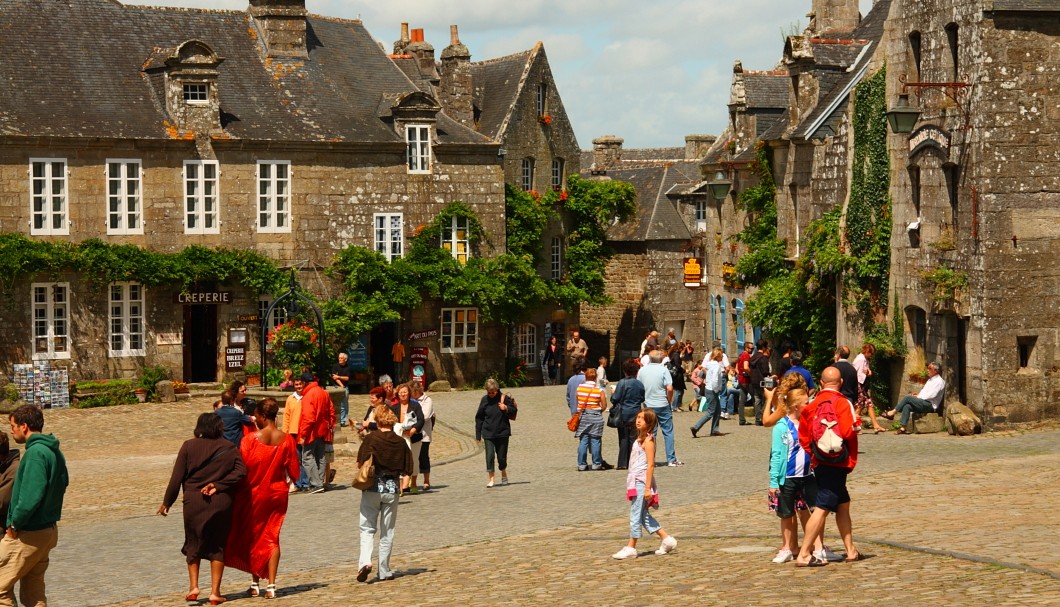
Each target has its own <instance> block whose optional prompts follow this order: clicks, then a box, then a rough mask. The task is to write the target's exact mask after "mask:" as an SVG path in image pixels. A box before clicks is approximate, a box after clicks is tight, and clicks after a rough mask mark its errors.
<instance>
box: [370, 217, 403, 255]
mask: <svg viewBox="0 0 1060 607" xmlns="http://www.w3.org/2000/svg"><path fill="white" fill-rule="evenodd" d="M395 218H396V219H397V226H396V227H395V226H394V223H393V220H394V219H395ZM372 246H373V248H374V249H375V250H376V251H377V252H378V253H380V254H381V255H382V256H383V257H385V258H386V260H387V261H388V262H390V261H394V260H395V259H399V258H401V257H404V255H405V214H404V213H400V212H399V213H373V214H372Z"/></svg>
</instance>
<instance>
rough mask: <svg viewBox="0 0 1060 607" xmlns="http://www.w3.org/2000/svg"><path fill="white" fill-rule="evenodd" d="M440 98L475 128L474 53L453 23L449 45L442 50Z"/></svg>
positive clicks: (444, 107) (446, 107)
mask: <svg viewBox="0 0 1060 607" xmlns="http://www.w3.org/2000/svg"><path fill="white" fill-rule="evenodd" d="M438 101H439V102H440V103H441V105H442V110H444V111H445V113H446V114H448V115H449V117H450V118H452V119H453V120H456V121H457V122H459V123H460V124H463V125H464V126H468V127H472V128H474V126H475V124H474V123H475V114H474V109H473V102H472V82H471V53H470V52H468V50H467V47H466V46H464V45H463V44H462V43H461V42H460V33H459V31H458V30H457V27H456V26H455V25H450V26H449V46H447V47H445V50H443V51H442V69H441V83H440V85H439V91H438Z"/></svg>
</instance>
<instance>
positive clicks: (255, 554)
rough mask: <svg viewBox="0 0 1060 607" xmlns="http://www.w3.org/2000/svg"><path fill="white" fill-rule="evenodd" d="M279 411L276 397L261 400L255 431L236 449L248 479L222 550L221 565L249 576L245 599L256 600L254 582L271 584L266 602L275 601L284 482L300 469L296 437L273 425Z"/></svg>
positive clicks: (266, 595) (237, 495)
mask: <svg viewBox="0 0 1060 607" xmlns="http://www.w3.org/2000/svg"><path fill="white" fill-rule="evenodd" d="M279 409H280V407H279V405H277V404H276V400H275V399H272V398H266V399H265V400H263V401H262V402H261V404H260V405H258V407H257V409H256V410H255V411H254V423H255V424H256V425H257V427H258V431H257V432H254V433H252V434H248V435H246V436H244V437H243V442H242V443H240V445H239V453H240V455H241V456H242V458H243V464H244V465H245V466H246V468H247V477H246V480H245V482H244V483H243V484H242V485H241V486H240V489H239V492H238V493H237V494H236V497H235V504H234V505H233V507H232V531H231V533H229V535H228V545H227V546H225V564H226V565H227V566H229V567H234V568H235V569H239V570H240V571H246V572H247V573H249V574H250V575H251V576H252V579H253V581H251V583H250V588H249V589H248V590H247V594H248V595H250V596H258V594H259V592H260V588H259V587H258V580H260V579H261V578H266V579H268V580H269V583H268V585H267V586H265V598H267V599H273V598H276V570H277V568H278V567H279V564H280V527H282V526H283V519H284V517H286V515H287V493H288V489H287V479H288V478H290V479H291V480H292V481H295V480H298V475H299V473H300V470H301V468H300V467H299V461H300V460H299V458H298V454H297V452H296V449H295V442H294V439H293V438H291V435H290V434H284V433H283V431H282V430H280V429H279V428H277V427H276V413H277V412H278V411H279Z"/></svg>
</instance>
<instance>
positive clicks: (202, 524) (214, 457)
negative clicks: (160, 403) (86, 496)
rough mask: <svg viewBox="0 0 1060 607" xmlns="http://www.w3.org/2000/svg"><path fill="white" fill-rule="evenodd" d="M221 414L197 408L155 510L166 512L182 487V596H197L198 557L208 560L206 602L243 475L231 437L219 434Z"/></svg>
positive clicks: (213, 594)
mask: <svg viewBox="0 0 1060 607" xmlns="http://www.w3.org/2000/svg"><path fill="white" fill-rule="evenodd" d="M223 434H224V424H223V423H222V422H221V418H220V417H218V416H216V415H214V414H213V413H212V412H211V413H203V414H202V415H200V416H199V420H198V422H197V423H196V424H195V438H193V439H190V440H187V441H184V444H183V445H181V446H180V451H178V452H177V461H176V463H175V464H174V465H173V474H172V476H170V479H169V485H168V486H167V487H166V494H165V497H164V498H163V499H162V505H161V506H159V507H158V514H161V515H162V516H166V515H168V514H169V509H170V507H172V506H173V502H175V501H177V493H178V492H179V491H183V492H184V547H183V548H181V549H180V551H181V553H183V554H184V556H185V557H186V558H187V562H188V580H189V584H188V594H187V595H186V596H185V597H184V599H185V600H188V601H195V600H198V598H199V561H201V560H202V559H206V560H208V561H210V598H209V600H210V604H211V605H220V604H221V603H223V602H225V601H226V600H227V599H225V598H224V597H222V596H221V575H222V574H223V573H224V568H225V564H224V558H225V557H224V547H225V542H226V541H227V540H228V530H229V527H230V526H231V524H232V494H233V493H234V492H235V489H236V487H237V486H238V485H239V482H240V481H242V480H243V477H245V476H246V473H247V471H246V468H245V467H244V466H243V458H242V457H240V456H239V450H238V449H237V448H236V447H235V446H234V445H232V443H231V442H229V441H227V440H225V439H224V438H223Z"/></svg>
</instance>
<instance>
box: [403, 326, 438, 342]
mask: <svg viewBox="0 0 1060 607" xmlns="http://www.w3.org/2000/svg"><path fill="white" fill-rule="evenodd" d="M429 337H438V329H425V330H423V331H413V332H412V333H409V334H408V336H406V337H405V341H415V340H417V339H427V338H429Z"/></svg>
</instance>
